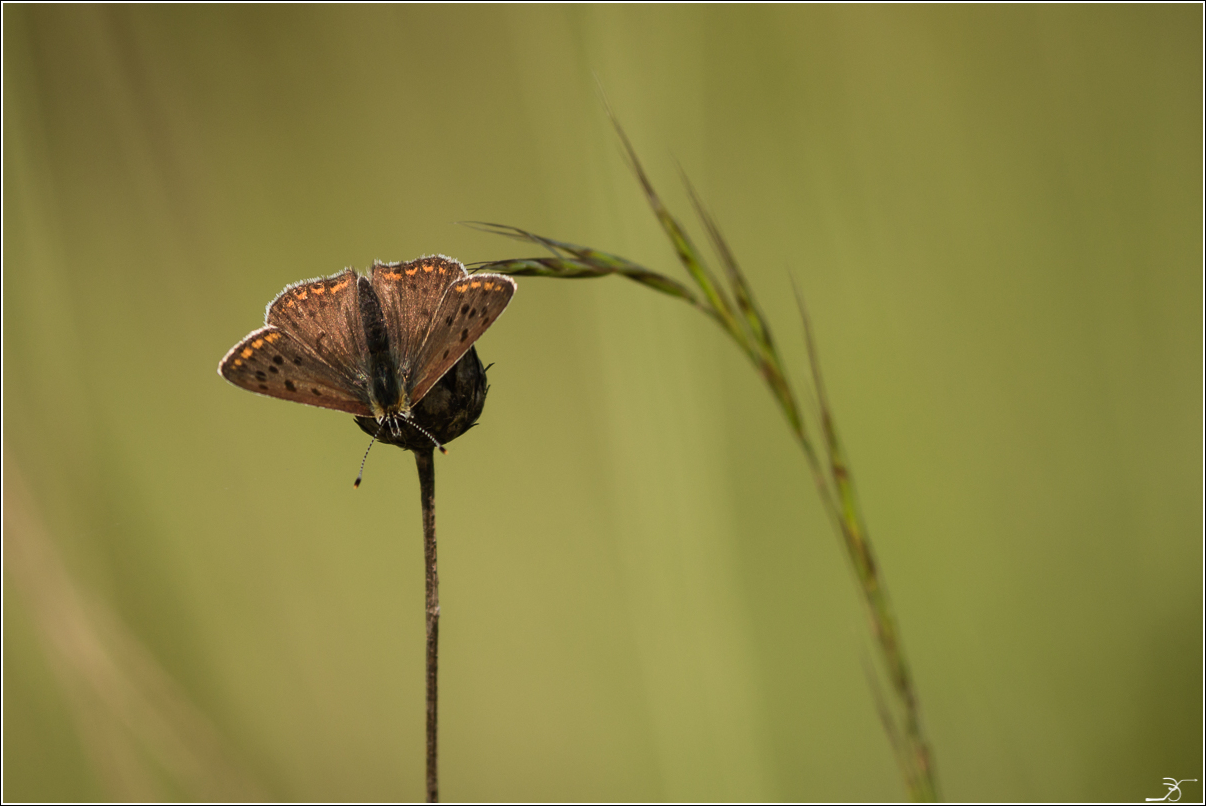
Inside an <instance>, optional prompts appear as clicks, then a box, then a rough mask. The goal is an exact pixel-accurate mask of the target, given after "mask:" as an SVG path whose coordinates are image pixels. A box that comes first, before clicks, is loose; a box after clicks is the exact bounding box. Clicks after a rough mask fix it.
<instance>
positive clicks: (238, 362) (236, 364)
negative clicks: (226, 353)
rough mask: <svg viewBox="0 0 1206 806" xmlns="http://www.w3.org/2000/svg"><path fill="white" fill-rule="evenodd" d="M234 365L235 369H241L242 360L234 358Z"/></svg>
mask: <svg viewBox="0 0 1206 806" xmlns="http://www.w3.org/2000/svg"><path fill="white" fill-rule="evenodd" d="M234 365H235V366H236V367H241V366H243V359H241V358H236V359H235V360H234Z"/></svg>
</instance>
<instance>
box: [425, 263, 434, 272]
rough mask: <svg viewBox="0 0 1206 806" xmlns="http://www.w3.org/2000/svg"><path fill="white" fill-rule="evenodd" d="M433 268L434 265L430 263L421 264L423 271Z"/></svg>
mask: <svg viewBox="0 0 1206 806" xmlns="http://www.w3.org/2000/svg"><path fill="white" fill-rule="evenodd" d="M434 269H435V266H433V265H431V264H430V263H424V264H423V271H426V272H430V271H433V270H434Z"/></svg>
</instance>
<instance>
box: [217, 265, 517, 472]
mask: <svg viewBox="0 0 1206 806" xmlns="http://www.w3.org/2000/svg"><path fill="white" fill-rule="evenodd" d="M514 294H515V281H514V280H512V279H511V278H510V277H506V276H504V275H501V274H473V275H471V274H469V273H468V272H466V271H465V267H464V266H463V265H461V263H460V262H459V261H456V260H453V259H452V258H449V257H444V256H443V255H434V256H431V257H422V258H419V259H418V260H413V261H411V262H410V263H374V264H373V267H372V270H371V274H370V276H369V277H363V276H361V275H359V274H357V273H356V272H355V271H354V270H352V269H344V270H343V271H342V272H340V273H339V274H335V275H332V276H330V277H320V278H318V279H316V280H304V281H302V282H300V283H294V284H293V285H291V286H288V287H287V288H285V290H284V291H282V292H281V293H280V294H278V295H277V296H276V299H274V300H272V302H270V303H269V304H268V309H267V313H266V314H265V316H264V322H265V327H262V328H260V329H259V330H256V331H253V332H252V333H250V334H249V335H248V336H247V337H246V338H244V339H243V340H242V341H240V342H239V343H238V344H236V345H235V346H234V347H232V348H231V350H230V352H228V353H227V354H226V357H225V358H223V359H222V363H220V364H219V365H218V374H219V375H221V376H222V377H223V378H225V379H226V380H228V381H230V382H231V383H233V384H234V385H235V386H239V387H242V388H243V389H247V390H248V391H251V392H255V393H257V394H261V395H268V396H270V397H279V398H281V399H282V400H292V401H295V402H297V403H307V404H309V405H311V406H321V407H322V408H326V409H335V410H337V411H345V412H347V413H349V414H354V415H357V416H359V417H373V418H374V419H375V420H376V421H377V423H378V424H380V425H381V426H382V427H389V428H391V429H394V430H395V431H396V430H397V429H398V428H399V427H401V426H402V425H403V424H406V423H408V424H409V425H411V426H412V427H414V428H419V426H418V425H417V424H415V423H414V422H413V420H412V419H411V412H412V410H413V409H414V407H415V405H416V404H417V403H418V402H419V401H420V400H422V399H423V396H424V395H425V394H427V392H428V391H429V390H430V389H431V387H432V386H434V385H435V383H436V382H437V381H439V380H440V378H441V377H443V375H444V373H446V372H448V370H449V369H450V368H451V367H452V366H453V365H454V364H456V362H457V361H458V360H459V359H460V358H461V356H463V355H464V354H465V352H466V351H467V350H468V349H469V348H470V347H472V346H473V343H474V342H475V341H477V339H478V338H479V337H481V335H482V334H483V333H485V332H486V328H488V327H489V326H490V325H491V324H492V323H493V322H494V320H495V319H497V318H498V317H499V315H500V314H501V313H502V312H503V310H505V309H506V307H507V303H509V302H510V301H511V297H512V296H513V295H514ZM419 430H422V429H419ZM424 433H425V432H424ZM432 441H433V442H434V441H435V440H434V439H432ZM437 444H438V443H437ZM441 450H442V448H441Z"/></svg>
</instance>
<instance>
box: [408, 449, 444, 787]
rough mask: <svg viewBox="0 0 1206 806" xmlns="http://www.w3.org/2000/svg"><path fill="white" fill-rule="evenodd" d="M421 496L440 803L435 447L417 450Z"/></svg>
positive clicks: (430, 701) (430, 763)
mask: <svg viewBox="0 0 1206 806" xmlns="http://www.w3.org/2000/svg"><path fill="white" fill-rule="evenodd" d="M414 454H415V465H416V467H417V468H418V470H419V496H420V498H421V499H422V503H423V558H424V560H425V564H426V567H427V802H428V803H439V801H440V784H439V775H438V773H437V764H436V762H437V758H436V747H437V745H436V731H437V727H438V725H439V721H438V719H437V708H436V707H437V704H438V701H439V686H438V681H437V673H438V670H439V645H440V576H439V574H438V573H437V572H436V534H435V461H434V460H433V457H432V449H431V448H427V449H426V450H416V451H415V452H414Z"/></svg>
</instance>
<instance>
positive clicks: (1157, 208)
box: [3, 5, 1206, 801]
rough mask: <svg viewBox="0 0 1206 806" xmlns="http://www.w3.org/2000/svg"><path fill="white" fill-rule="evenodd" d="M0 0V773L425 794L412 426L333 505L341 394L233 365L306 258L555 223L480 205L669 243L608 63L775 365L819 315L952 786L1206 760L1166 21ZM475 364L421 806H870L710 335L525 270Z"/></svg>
mask: <svg viewBox="0 0 1206 806" xmlns="http://www.w3.org/2000/svg"><path fill="white" fill-rule="evenodd" d="M3 22H4V269H5V271H4V287H3V290H4V296H3V306H4V308H3V312H4V328H3V335H4V355H3V357H4V404H5V407H4V426H5V430H4V468H5V481H4V496H5V561H6V564H5V574H4V583H5V584H4V703H3V705H4V709H3V710H4V790H3V796H4V798H5V800H77V799H83V800H89V799H106V798H116V799H139V798H154V797H168V798H185V799H222V798H240V797H260V798H268V799H278V800H293V799H310V798H314V799H319V800H345V799H352V800H384V799H410V800H415V799H419V798H421V797H422V793H423V790H422V786H423V779H422V775H423V716H422V715H423V599H422V596H423V593H422V591H423V570H422V545H421V530H420V520H419V501H418V485H417V480H416V476H415V470H414V463H413V460H412V458H411V456H410V455H409V454H405V453H403V452H401V451H398V450H396V449H393V448H389V447H378V448H377V449H375V450H374V451H373V453H372V455H371V456H370V457H369V461H368V467H367V477H366V481H365V484H364V485H363V486H362V487H361V489H360V490H358V491H354V490H353V489H352V485H351V482H352V479H353V477H354V476H355V473H356V468H357V464H358V463H359V461H360V457H361V454H362V452H363V451H364V448H365V446H366V443H367V439H366V438H365V437H364V436H363V435H362V434H361V433H360V431H359V430H357V428H356V427H355V425H354V424H353V422H352V419H351V418H350V417H347V416H345V415H341V414H337V413H334V412H327V411H322V410H318V409H312V408H308V407H303V406H296V405H291V404H287V403H284V402H280V401H275V400H268V399H264V398H257V397H254V396H252V395H249V394H247V393H245V392H243V391H240V390H238V389H235V388H234V387H232V386H230V385H228V384H226V383H224V382H223V381H222V380H221V379H220V378H219V377H218V376H217V375H216V374H215V368H216V366H217V363H218V360H219V359H220V358H221V357H222V356H223V354H224V353H225V352H226V350H227V349H228V348H229V347H230V346H231V345H232V344H234V343H235V342H236V341H237V340H238V339H240V338H241V337H242V336H243V335H244V334H246V333H247V332H248V331H250V330H252V329H254V328H255V327H257V326H259V325H260V324H261V322H262V316H263V306H264V305H265V303H267V302H268V301H269V300H270V299H272V297H273V295H274V294H276V293H277V292H278V291H279V290H280V289H281V288H282V287H283V286H284V285H286V284H287V283H289V282H292V281H295V280H299V279H302V278H307V277H312V276H315V275H318V274H328V273H332V272H335V271H337V270H339V269H341V268H342V267H344V266H347V265H354V266H356V267H358V268H361V269H364V268H365V267H366V266H367V265H368V264H369V263H370V262H371V261H372V260H373V259H374V258H381V259H387V260H389V259H392V260H406V259H411V258H414V257H417V256H419V255H422V254H428V253H432V252H442V253H445V254H449V255H453V256H456V257H458V258H460V259H461V260H464V261H467V262H469V261H482V260H492V259H501V258H508V257H523V256H530V255H532V254H535V253H536V250H534V249H531V248H528V247H526V246H524V245H522V244H515V243H512V242H508V241H505V240H502V239H499V238H495V237H491V236H488V235H485V234H482V233H478V232H473V231H471V230H468V229H466V228H464V227H460V226H457V225H456V224H455V223H454V222H456V221H460V220H472V219H477V220H486V221H496V222H501V223H505V224H512V225H516V226H521V227H524V228H527V229H530V230H533V231H536V232H539V233H541V234H544V235H548V236H550V237H554V238H560V239H563V240H568V241H572V242H576V243H581V244H588V245H591V246H594V247H597V248H601V249H606V250H608V251H611V252H614V253H617V254H621V255H624V256H626V257H629V258H632V259H634V260H638V261H641V262H644V263H645V264H646V265H649V266H651V267H653V268H657V269H659V270H662V271H665V272H667V273H669V274H672V275H673V276H675V277H684V275H683V274H682V273H681V271H680V270H679V269H677V267H676V265H675V260H674V255H673V252H672V250H671V248H670V246H669V244H668V243H667V242H666V241H665V239H664V236H663V235H662V234H661V233H660V232H659V230H658V228H657V225H656V222H655V221H654V220H653V218H652V216H651V215H650V214H649V211H648V209H647V207H646V206H645V204H644V201H643V199H642V197H641V195H640V192H639V188H638V187H637V185H636V183H635V182H634V181H633V179H632V176H631V175H630V173H629V172H628V170H627V168H626V167H625V165H624V162H623V160H622V158H621V157H620V155H619V152H618V147H617V143H616V140H615V137H614V134H613V133H612V132H611V131H610V129H609V127H608V124H607V121H606V118H605V116H604V114H603V111H602V108H601V105H600V103H599V100H598V98H597V95H596V90H595V83H594V78H593V77H592V74H595V73H597V75H598V76H599V78H600V80H601V81H602V83H603V84H604V85H605V87H606V89H607V92H608V94H609V96H610V98H611V101H612V103H613V105H614V107H615V109H616V112H617V114H618V115H619V117H620V119H621V120H622V122H623V123H624V124H625V126H626V127H627V129H628V131H629V134H630V136H631V137H632V139H633V141H634V145H635V146H636V148H637V150H638V152H639V153H640V154H641V155H642V156H643V158H644V160H645V162H646V167H647V168H648V169H649V171H650V173H651V176H652V178H653V180H654V182H655V184H657V185H658V187H659V189H660V190H661V191H662V193H663V195H664V197H665V198H666V200H667V202H668V203H669V204H670V206H671V208H672V209H674V210H677V211H678V212H679V214H680V215H681V216H683V217H684V218H686V217H687V213H688V211H689V206H688V204H687V202H686V195H685V193H684V191H683V190H682V186H681V183H680V181H679V177H678V173H677V168H676V162H678V163H681V165H682V166H683V168H684V169H685V170H686V171H687V173H688V174H689V175H690V177H691V179H692V181H693V182H694V183H695V184H696V186H697V188H698V189H699V191H700V193H701V194H702V195H703V196H704V198H705V199H706V201H707V202H708V204H709V206H710V207H711V209H712V211H713V213H714V214H715V215H716V216H717V218H718V219H719V221H720V223H721V226H722V228H723V229H724V231H725V234H726V235H727V236H728V238H729V240H730V242H731V245H732V246H733V248H734V249H735V251H736V252H737V255H738V257H739V258H740V259H741V260H742V262H743V264H744V266H745V267H746V270H747V272H748V274H749V276H750V280H751V282H752V284H753V287H754V290H755V293H756V294H757V295H758V297H759V299H760V301H761V303H762V305H763V307H764V308H765V310H766V313H767V316H768V318H769V319H770V321H771V322H772V324H773V326H775V327H776V328H777V331H776V335H777V337H778V340H779V342H780V343H781V345H782V349H783V351H784V353H785V355H786V357H787V359H788V360H789V362H790V364H791V366H792V367H794V368H797V369H798V370H800V371H799V372H798V373H797V376H796V379H795V380H796V382H797V388H798V389H800V390H804V389H805V388H806V387H803V386H802V385H800V384H802V382H803V380H804V373H803V368H804V366H805V364H804V358H805V356H804V350H803V340H802V333H801V328H800V324H799V317H798V315H797V313H796V311H795V306H794V302H793V301H792V299H791V284H790V277H791V276H793V275H794V276H795V277H796V278H797V281H798V282H799V284H800V286H801V288H802V290H803V292H804V294H805V296H806V297H807V300H808V302H809V306H810V309H811V312H812V315H813V318H814V325H815V328H816V331H817V337H818V340H819V344H820V349H821V360H822V364H823V367H824V370H825V372H826V377H827V382H828V386H829V392H830V397H831V400H832V403H833V405H834V407H835V409H836V413H837V416H838V424H839V427H840V428H841V430H842V435H843V438H844V440H845V443H846V447H847V449H848V452H849V455H850V458H851V461H852V463H853V468H854V472H855V478H856V481H857V483H858V485H859V490H860V496H861V501H862V505H863V509H864V513H865V515H866V517H867V519H868V522H869V525H870V528H871V534H872V537H873V540H874V543H875V546H876V549H877V551H878V554H879V558H880V560H881V563H882V568H883V572H884V575H885V578H886V580H887V583H888V586H889V588H890V591H891V593H892V596H893V600H894V602H895V605H896V608H897V611H898V615H899V617H900V619H901V623H902V628H903V635H904V639H905V646H906V649H907V652H908V655H909V658H910V661H911V662H912V665H913V668H914V672H915V675H916V682H917V687H918V691H919V693H920V696H921V702H922V708H923V713H924V717H925V721H926V727H927V730H928V732H929V735H930V738H931V740H932V742H933V746H934V753H935V758H936V762H937V772H938V777H939V782H940V786H941V790H942V793H943V795H944V796H945V797H948V798H950V799H976V800H1005V801H1007V800H1010V799H1022V800H1047V799H1053V800H1064V799H1070V800H1095V799H1105V800H1128V799H1129V800H1142V799H1143V798H1144V797H1158V796H1161V795H1163V794H1164V792H1165V789H1164V787H1163V786H1162V784H1161V779H1162V778H1164V777H1165V776H1171V777H1175V778H1178V779H1181V778H1198V779H1201V778H1203V777H1206V776H1203V774H1202V768H1201V757H1202V749H1203V748H1202V716H1201V715H1202V626H1203V624H1202V609H1201V606H1202V527H1203V523H1202V481H1203V479H1202V436H1203V434H1202V394H1201V388H1202V357H1203V356H1202V341H1201V332H1202V302H1201V294H1202V249H1201V243H1202V241H1201V217H1202V184H1201V176H1202V128H1201V116H1202V101H1201V97H1202V81H1201V64H1202V39H1201V24H1202V9H1201V7H1200V6H1186V5H1182V6H1175V7H1138V6H1130V7H1118V6H1112V7H1083V6H1081V7H1058V8H1048V7H1012V8H985V7H975V8H969V7H962V8H948V7H943V8H936V7H932V8H916V7H912V8H910V7H890V8H885V7H836V8H835V7H762V8H736V7H728V8H724V7H721V8H705V7H681V6H676V7H589V6H575V7H569V8H565V7H562V8H558V7H470V6H460V7H402V8H390V7H360V8H332V7H326V8H286V9H278V8H267V7H258V8H256V7H237V8H234V7H192V8H179V7H175V8H169V7H147V6H142V7H85V8H81V7H30V6H20V7H15V8H14V7H12V6H7V5H6V6H5V7H4V14H3ZM696 232H697V234H698V230H696ZM700 240H702V238H701V239H700ZM479 349H480V352H481V355H482V358H483V360H484V361H486V362H497V363H496V366H495V367H494V369H493V370H492V371H491V375H490V379H491V382H492V390H491V395H490V399H489V402H488V404H487V406H486V410H485V414H484V416H483V420H482V425H481V426H480V427H479V428H477V429H475V430H474V431H472V432H471V433H469V434H468V435H466V436H465V437H463V438H462V439H460V440H458V441H456V442H455V443H453V445H452V446H451V452H450V453H449V455H448V456H447V457H439V458H438V459H437V506H438V519H439V530H440V532H439V534H440V549H439V550H440V558H439V559H440V572H441V581H442V583H443V584H442V586H441V598H442V614H443V618H442V620H441V667H440V674H441V678H440V686H441V689H440V692H441V762H442V763H441V772H442V782H441V783H442V795H443V797H444V798H445V799H446V800H526V799H532V800H553V799H569V800H575V801H589V800H605V799H617V800H636V799H666V800H677V801H688V800H692V799H705V800H751V799H752V800H761V799H771V800H778V799H790V800H829V799H834V800H849V799H855V800H879V799H899V798H903V797H904V796H905V790H904V787H903V785H902V783H901V779H900V776H899V774H898V771H897V768H896V766H895V762H894V759H893V756H892V753H891V750H890V747H889V744H888V742H887V740H886V738H885V735H884V733H883V731H882V729H881V727H880V725H879V722H878V717H877V715H876V711H875V706H874V700H873V696H872V693H871V686H870V684H869V682H868V679H867V676H866V673H865V671H864V670H865V669H866V668H867V665H868V663H870V662H871V661H872V659H873V657H874V645H873V644H872V642H871V640H870V638H869V634H868V629H867V625H866V619H865V617H864V614H863V611H862V609H861V604H860V601H859V599H858V597H857V595H856V593H855V586H854V584H853V579H852V576H851V573H850V571H849V568H848V561H847V560H846V558H845V556H844V554H843V552H842V550H841V548H840V546H839V542H838V540H837V538H836V536H835V533H834V530H833V528H832V526H831V525H830V524H829V523H828V522H827V520H826V518H825V515H824V512H823V510H822V509H821V507H820V504H819V501H818V499H817V496H816V493H815V490H814V489H813V487H812V482H811V480H810V478H809V476H808V474H807V469H806V465H805V464H804V462H803V458H802V456H801V454H800V452H799V450H798V449H797V448H795V447H793V444H792V443H791V442H790V441H789V437H788V430H787V428H786V426H785V423H784V422H783V420H782V417H781V415H780V413H779V412H778V410H777V409H776V407H775V405H774V403H773V401H772V398H771V396H770V395H769V393H768V392H767V391H766V389H765V388H764V387H763V386H762V384H761V382H760V381H759V379H758V377H757V375H756V373H755V372H754V371H753V370H752V369H751V368H750V367H749V366H748V364H747V363H746V362H745V360H744V358H743V357H742V356H741V355H740V353H739V352H738V350H737V349H736V348H735V347H734V346H733V345H732V344H731V343H730V342H728V341H727V340H726V338H725V336H724V335H723V334H722V333H721V332H720V330H719V328H716V327H715V326H714V325H713V324H712V323H711V322H709V321H707V320H706V319H705V318H704V317H703V316H700V315H699V314H698V313H697V312H695V311H692V310H690V309H688V308H687V307H686V306H685V305H682V304H681V303H678V302H676V301H675V300H672V299H670V298H668V297H663V296H660V295H657V294H654V293H652V292H650V291H649V290H647V289H644V288H641V287H639V286H637V285H635V284H632V283H627V282H623V281H621V280H616V279H613V280H598V281H576V282H563V281H557V280H544V279H527V280H522V281H521V282H520V288H519V292H518V294H517V295H516V297H515V300H514V302H513V303H512V305H511V307H510V310H509V311H508V313H507V315H506V316H505V317H504V318H503V319H502V320H501V321H500V322H499V323H498V324H497V325H496V326H494V327H493V328H492V329H491V331H490V332H489V333H488V334H487V335H486V336H485V338H484V339H483V340H482V341H481V342H480V344H479ZM1194 787H1198V788H1197V789H1194ZM1200 787H1201V784H1186V785H1185V788H1184V792H1185V797H1186V799H1187V800H1194V799H1198V798H1200V797H1201V793H1202V790H1201V788H1200Z"/></svg>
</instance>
